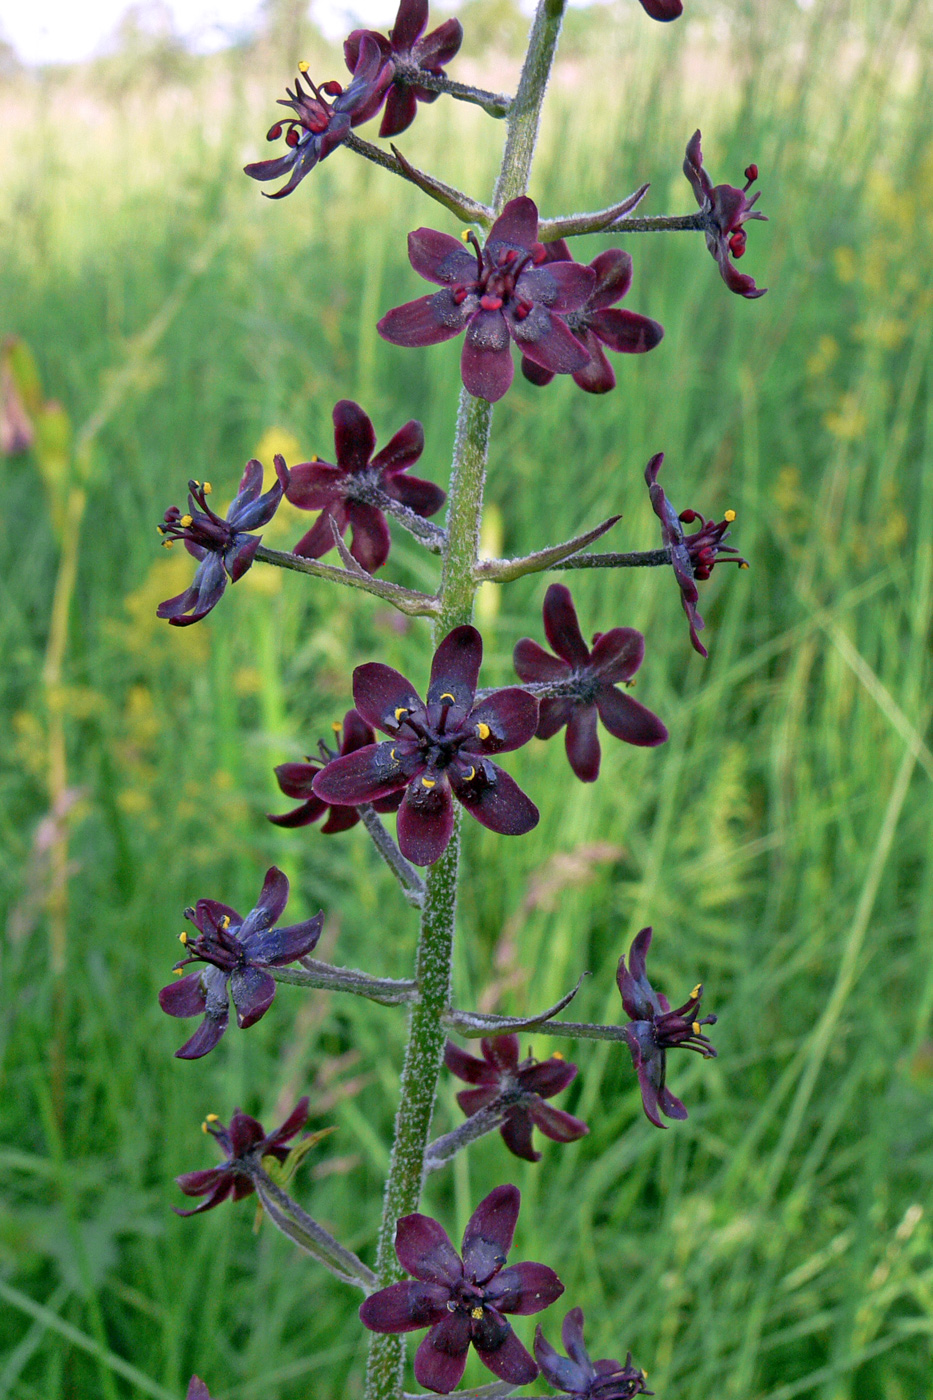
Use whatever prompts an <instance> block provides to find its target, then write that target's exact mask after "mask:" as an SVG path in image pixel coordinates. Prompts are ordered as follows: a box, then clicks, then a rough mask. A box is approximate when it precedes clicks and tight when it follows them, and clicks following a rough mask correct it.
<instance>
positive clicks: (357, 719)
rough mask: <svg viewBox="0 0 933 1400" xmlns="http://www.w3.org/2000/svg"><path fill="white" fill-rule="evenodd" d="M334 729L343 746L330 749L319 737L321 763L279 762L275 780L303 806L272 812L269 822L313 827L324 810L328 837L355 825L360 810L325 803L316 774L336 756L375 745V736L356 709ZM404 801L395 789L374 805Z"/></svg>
mask: <svg viewBox="0 0 933 1400" xmlns="http://www.w3.org/2000/svg"><path fill="white" fill-rule="evenodd" d="M334 730H335V732H336V733H338V734H340V736H341V740H340V749H339V750H338V751H337V752H334V750H333V749H331V748H328V746H327V745H326V744H325V743H324V740H323V739H319V740H318V750H319V752H320V755H321V762H320V763H313V762H312V761H311V760H310V759H309V760H308V762H307V763H280V764H279V766H278V768H276V770H275V776H276V779H277V781H278V784H279V787H280V788H281V789H282V791H283V792H284V793H285V795H286V797H295V798H298V799H300V801H301V806H300V807H295V808H294V809H293V810H292V811H291V812H285V813H284V814H283V815H282V816H279V817H274V816H271V815H270V816H269V820H270V822H274V823H275V825H276V826H288V827H294V826H310V824H311V823H312V822H316V821H317V820H318V818H319V817H323V816H325V813H326V820H325V821H324V822H323V823H322V824H321V830H322V831H323V832H324V834H325V836H333V835H334V834H335V833H336V832H338V831H349V830H350V828H351V827H353V826H356V824H357V822H358V821H359V819H360V814H359V812H358V811H357V809H356V808H355V807H345V806H343V805H341V806H336V805H334V804H333V803H330V802H325V801H324V800H323V798H320V797H318V796H317V795H316V793H315V792H314V788H313V783H314V779H315V777H316V776H317V774H318V773H320V772H321V770H322V769H323V768H324V767H326V765H327V764H328V763H330V762H331V761H332V760H333V759H335V758H341V757H343V756H344V755H345V754H348V753H355V752H356V750H357V749H364V748H366V746H367V744H374V743H375V742H376V735H375V734H374V732H373V730H372V729H371V728H370V727H369V725H368V724H367V723H366V721H365V720H364V719H363V717H362V715H361V714H360V713H359V711H357V710H347V713H346V714H345V715H344V717H343V725H342V726H341V725H339V724H335V725H334ZM401 800H402V794H401V793H400V792H396V793H392V794H391V796H389V797H380V798H377V800H376V801H375V802H374V803H373V806H374V807H375V809H376V811H377V812H396V811H398V806H399V803H400V802H401Z"/></svg>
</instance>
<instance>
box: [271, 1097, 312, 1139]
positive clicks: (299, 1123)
mask: <svg viewBox="0 0 933 1400" xmlns="http://www.w3.org/2000/svg"><path fill="white" fill-rule="evenodd" d="M310 1107H311V1100H310V1099H309V1097H308V1095H307V1094H302V1096H301V1098H300V1099H299V1100H298V1102H297V1103H296V1104H295V1107H294V1108H293V1109H292V1111H291V1113H290V1114H289V1115H288V1117H287V1118H286V1119H285V1122H284V1123H283V1124H282V1125H281V1127H278V1128H276V1130H275V1132H274V1133H270V1134H269V1136H268V1137H267V1138H266V1139H265V1143H266V1145H267V1146H269V1147H271V1146H274V1145H276V1144H278V1145H281V1144H282V1143H284V1142H288V1141H289V1140H290V1139H291V1138H293V1137H294V1136H295V1134H296V1133H300V1132H301V1130H302V1128H303V1127H304V1125H305V1124H306V1123H307V1121H308V1118H309V1116H310V1113H309V1110H310Z"/></svg>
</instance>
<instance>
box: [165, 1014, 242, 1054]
mask: <svg viewBox="0 0 933 1400" xmlns="http://www.w3.org/2000/svg"><path fill="white" fill-rule="evenodd" d="M228 1017H229V1011H228V1010H227V1008H226V1007H224V1009H223V1011H222V1012H219V1013H214V1014H209V1015H207V1016H205V1017H204V1020H203V1021H202V1022H201V1024H200V1025H199V1026H198V1028H197V1030H196V1031H195V1033H194V1035H193V1036H192V1037H191V1039H190V1040H186V1041H185V1043H184V1045H183V1046H182V1047H181V1049H180V1050H176V1051H175V1058H176V1060H199V1059H200V1058H201V1056H202V1055H207V1054H208V1053H209V1052H210V1051H211V1050H213V1048H214V1046H215V1045H216V1044H217V1042H218V1040H220V1037H221V1036H222V1035H223V1033H224V1031H225V1030H226V1029H227V1020H228Z"/></svg>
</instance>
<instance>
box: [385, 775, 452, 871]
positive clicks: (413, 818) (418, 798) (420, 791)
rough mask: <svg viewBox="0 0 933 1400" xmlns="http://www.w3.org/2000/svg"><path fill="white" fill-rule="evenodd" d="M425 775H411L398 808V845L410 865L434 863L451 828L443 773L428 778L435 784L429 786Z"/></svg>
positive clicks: (448, 798)
mask: <svg viewBox="0 0 933 1400" xmlns="http://www.w3.org/2000/svg"><path fill="white" fill-rule="evenodd" d="M433 771H434V772H435V773H436V772H437V770H433ZM424 777H425V774H424V773H418V774H416V775H415V777H414V778H412V780H411V782H410V783H409V784H408V787H407V788H406V789H405V796H404V797H403V798H402V805H401V807H399V809H398V826H397V834H398V844H399V849H400V850H401V852H402V855H403V856H404V857H405V859H406V860H410V861H411V862H412V864H413V865H433V864H434V862H435V861H436V860H439V859H440V857H441V856H442V855H443V854H444V852H445V851H446V849H447V843H448V842H449V841H450V838H451V836H452V835H453V831H454V810H453V806H454V804H453V799H452V797H451V793H450V783H449V782H448V780H447V777H446V775H445V774H439V775H437V776H434V777H432V778H429V782H432V783H433V784H434V786H433V787H430V788H427V787H425V786H424Z"/></svg>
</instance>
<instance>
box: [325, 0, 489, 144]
mask: <svg viewBox="0 0 933 1400" xmlns="http://www.w3.org/2000/svg"><path fill="white" fill-rule="evenodd" d="M427 27H428V0H401V3H400V4H399V7H398V13H397V14H396V16H395V23H394V25H393V26H392V28H391V29H390V30H389V34H388V37H386V35H385V34H377V33H375V32H374V31H373V30H372V29H354V31H353V33H352V34H351V35H350V36H349V38H348V39H347V40H346V41H345V43H344V46H343V52H344V57H345V58H346V60H347V67H348V68H349V69H350V72H351V73H352V72H353V71H354V70H355V68H356V65H357V63H358V62H359V54H360V44H361V43H362V40H363V36H364V35H368V36H369V37H370V38H371V39H375V41H376V43H377V44H378V45H379V51H380V53H381V55H382V62H383V68H382V72H381V74H380V79H379V82H378V83H377V86H376V91H375V93H374V94H373V96H372V98H370V100H369V102H368V103H367V105H366V107H365V108H364V110H363V111H362V112H360V113H359V114H357V115H356V116H354V118H353V125H354V126H359V125H361V124H362V123H363V122H365V121H369V119H370V117H374V116H375V115H376V113H377V112H378V111H379V108H380V107H381V106H382V102H383V99H385V104H386V109H385V112H384V113H383V115H382V125H381V126H380V127H379V135H380V136H398V134H399V133H400V132H402V131H406V130H407V129H408V127H410V126H411V124H412V122H413V121H414V120H415V113H416V111H417V107H418V103H419V102H434V101H435V100H436V99H437V97H438V96H439V94H438V93H436V92H432V91H431V89H430V88H426V87H420V86H419V85H418V84H417V82H413V81H412V79H411V70H412V69H417V68H423V69H424V70H425V71H426V72H428V73H433V74H434V75H435V76H436V77H441V76H442V72H443V67H444V64H445V63H449V62H450V60H451V59H452V58H453V57H454V56H455V55H456V54H457V53H458V51H459V49H460V45H461V44H462V42H463V26H462V25H461V23H460V21H459V20H458V19H448V20H445V21H444V23H443V24H440V25H438V27H437V29H432V30H431V33H430V34H425V32H424V31H425V30H426V29H427Z"/></svg>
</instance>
